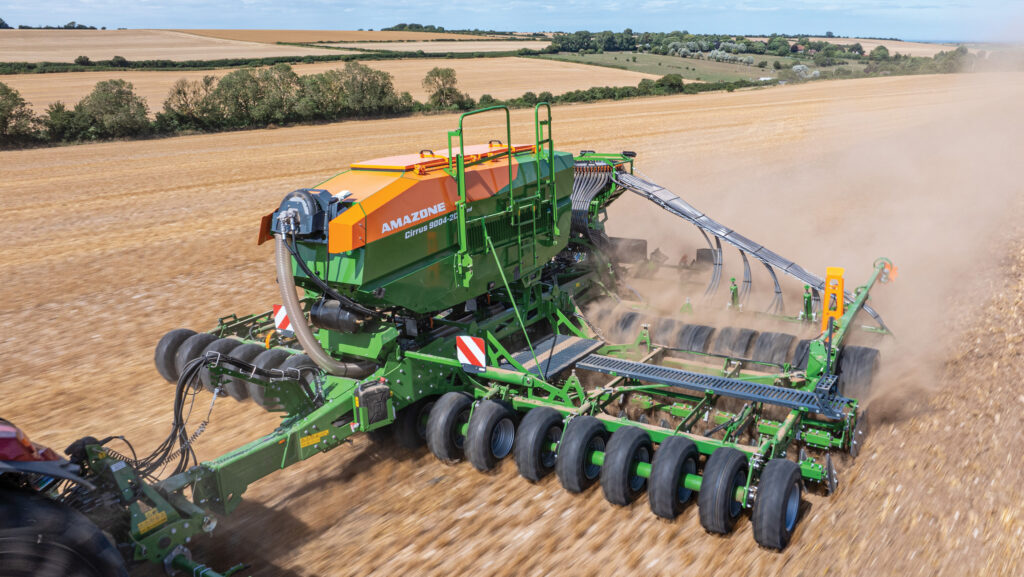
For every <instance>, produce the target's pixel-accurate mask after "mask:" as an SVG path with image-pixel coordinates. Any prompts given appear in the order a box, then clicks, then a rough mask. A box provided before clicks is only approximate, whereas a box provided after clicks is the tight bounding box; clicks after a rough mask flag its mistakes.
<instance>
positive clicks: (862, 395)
mask: <svg viewBox="0 0 1024 577" xmlns="http://www.w3.org/2000/svg"><path fill="white" fill-rule="evenodd" d="M880 362H881V355H880V354H879V352H878V349H873V348H870V347H857V346H850V347H843V350H842V352H841V353H840V354H839V366H838V368H839V383H838V385H837V389H838V392H839V395H840V396H843V397H846V398H848V399H857V400H859V401H864V400H867V398H868V396H869V395H870V394H871V384H872V382H874V380H875V375H876V374H878V365H879V363H880Z"/></svg>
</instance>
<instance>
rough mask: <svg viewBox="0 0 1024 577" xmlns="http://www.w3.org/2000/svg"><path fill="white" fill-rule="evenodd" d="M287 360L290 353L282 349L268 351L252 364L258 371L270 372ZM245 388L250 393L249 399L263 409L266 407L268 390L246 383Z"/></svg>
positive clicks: (257, 356)
mask: <svg viewBox="0 0 1024 577" xmlns="http://www.w3.org/2000/svg"><path fill="white" fill-rule="evenodd" d="M287 358H288V351H285V350H282V349H267V350H265V351H263V352H262V353H260V354H258V355H256V358H255V359H253V360H252V364H253V366H255V367H256V368H257V369H261V370H264V371H269V370H271V369H276V368H279V367H280V366H281V363H283V362H284V361H285V360H286V359H287ZM245 387H246V389H248V391H249V398H251V399H252V402H254V403H256V404H257V405H259V406H261V407H262V406H264V404H265V401H264V399H265V398H266V396H267V389H266V388H264V387H262V386H260V385H257V384H256V383H245Z"/></svg>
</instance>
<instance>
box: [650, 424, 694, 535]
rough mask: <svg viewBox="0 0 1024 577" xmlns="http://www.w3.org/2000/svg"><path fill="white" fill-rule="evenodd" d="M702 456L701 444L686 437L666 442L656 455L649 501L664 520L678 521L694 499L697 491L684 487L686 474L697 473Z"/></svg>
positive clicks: (674, 438)
mask: <svg viewBox="0 0 1024 577" xmlns="http://www.w3.org/2000/svg"><path fill="white" fill-rule="evenodd" d="M699 459H700V453H699V452H698V451H697V444H696V443H694V442H693V441H691V440H690V439H687V438H686V437H669V438H667V439H665V440H664V441H663V442H662V443H661V444H660V445H658V450H657V451H655V453H654V463H653V464H652V465H651V478H650V479H648V481H647V498H648V500H649V501H650V504H651V512H652V513H654V514H655V515H657V516H659V517H662V518H664V519H675V518H676V517H678V516H679V514H680V513H682V512H683V507H684V506H685V505H686V503H687V502H689V501H690V499H691V498H693V491H691V490H690V489H687V488H685V487H683V484H682V483H683V480H684V479H685V478H686V475H696V474H697V463H698V461H699Z"/></svg>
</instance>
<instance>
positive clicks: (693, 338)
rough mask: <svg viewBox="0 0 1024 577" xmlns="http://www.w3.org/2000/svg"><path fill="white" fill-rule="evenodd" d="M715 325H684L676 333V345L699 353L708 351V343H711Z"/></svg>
mask: <svg viewBox="0 0 1024 577" xmlns="http://www.w3.org/2000/svg"><path fill="white" fill-rule="evenodd" d="M714 332H715V327H709V326H706V325H683V328H681V329H679V333H678V334H677V335H676V342H675V346H676V347H678V348H680V349H686V350H688V351H696V352H698V353H706V352H708V345H709V344H710V343H711V334H712V333H714Z"/></svg>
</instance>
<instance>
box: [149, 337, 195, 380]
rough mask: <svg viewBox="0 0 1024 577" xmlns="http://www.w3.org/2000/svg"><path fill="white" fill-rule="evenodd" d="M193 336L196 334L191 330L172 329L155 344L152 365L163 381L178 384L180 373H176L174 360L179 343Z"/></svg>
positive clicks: (176, 368)
mask: <svg viewBox="0 0 1024 577" xmlns="http://www.w3.org/2000/svg"><path fill="white" fill-rule="evenodd" d="M195 334H196V332H195V331H193V330H191V329H174V330H173V331H170V332H169V333H167V334H166V335H164V336H162V337H160V342H158V343H157V344H156V351H155V353H154V355H153V364H155V365H156V372H158V373H160V376H161V377H163V378H164V380H166V381H168V382H171V383H176V382H178V377H179V376H180V374H181V373H179V372H178V367H177V366H176V365H175V362H174V359H175V357H176V356H177V355H178V348H179V347H181V343H183V342H185V340H186V339H188V338H189V337H191V336H193V335H195Z"/></svg>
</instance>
